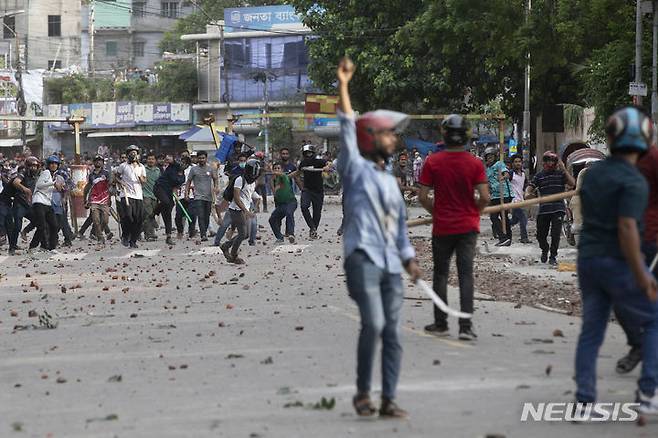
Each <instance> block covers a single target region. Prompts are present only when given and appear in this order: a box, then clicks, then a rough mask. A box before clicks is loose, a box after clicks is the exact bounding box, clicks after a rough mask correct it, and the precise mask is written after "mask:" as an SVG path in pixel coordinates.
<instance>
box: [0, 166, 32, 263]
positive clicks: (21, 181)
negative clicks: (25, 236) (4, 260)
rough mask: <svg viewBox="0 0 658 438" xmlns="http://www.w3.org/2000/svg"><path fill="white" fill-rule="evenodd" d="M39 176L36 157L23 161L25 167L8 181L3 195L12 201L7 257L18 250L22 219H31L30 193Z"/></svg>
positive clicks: (20, 168) (19, 169)
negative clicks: (11, 223) (11, 225)
mask: <svg viewBox="0 0 658 438" xmlns="http://www.w3.org/2000/svg"><path fill="white" fill-rule="evenodd" d="M38 174H39V160H37V159H36V157H28V158H27V159H25V166H24V167H19V168H18V171H17V174H16V176H15V177H14V178H13V179H12V180H11V181H10V184H9V186H8V189H9V190H7V189H5V191H4V192H3V194H4V195H5V196H6V197H11V198H12V199H13V203H12V207H11V216H12V222H13V227H12V230H11V231H10V232H9V255H15V254H16V250H17V249H19V248H18V235H19V234H20V232H21V229H22V228H23V218H24V217H27V218H29V219H32V218H33V216H32V193H33V192H34V186H35V184H36V182H37V176H38Z"/></svg>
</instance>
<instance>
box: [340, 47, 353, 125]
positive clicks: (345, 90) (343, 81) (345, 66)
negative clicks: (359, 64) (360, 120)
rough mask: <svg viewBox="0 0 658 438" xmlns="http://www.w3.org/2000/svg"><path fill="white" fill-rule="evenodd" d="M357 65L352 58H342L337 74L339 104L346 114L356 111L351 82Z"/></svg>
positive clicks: (349, 114)
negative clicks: (353, 104) (353, 105)
mask: <svg viewBox="0 0 658 438" xmlns="http://www.w3.org/2000/svg"><path fill="white" fill-rule="evenodd" d="M355 70H356V67H355V66H354V63H353V62H352V60H351V59H350V58H343V59H341V61H340V63H339V64H338V70H337V71H336V76H337V77H338V94H339V97H340V101H339V103H338V106H339V108H340V110H341V111H342V112H343V114H345V115H346V116H351V115H352V114H353V113H354V110H353V109H352V100H351V99H350V90H349V83H350V81H351V80H352V76H354V71H355Z"/></svg>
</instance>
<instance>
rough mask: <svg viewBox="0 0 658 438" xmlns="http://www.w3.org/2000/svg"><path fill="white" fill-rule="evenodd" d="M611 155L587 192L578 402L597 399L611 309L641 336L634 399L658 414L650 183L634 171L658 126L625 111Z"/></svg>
mask: <svg viewBox="0 0 658 438" xmlns="http://www.w3.org/2000/svg"><path fill="white" fill-rule="evenodd" d="M606 134H607V136H608V149H609V150H610V154H611V155H610V157H608V158H607V159H605V160H604V161H601V162H599V163H597V164H595V165H594V166H592V167H591V168H590V169H589V170H588V171H587V174H586V175H585V176H584V180H583V184H582V188H581V192H580V195H581V202H582V213H583V229H582V232H581V235H580V241H579V247H578V281H579V283H580V290H581V296H582V304H583V306H582V307H583V315H582V319H583V322H582V327H581V332H580V336H579V338H578V347H577V350H576V385H577V391H576V401H577V402H579V404H578V405H577V408H578V410H580V411H582V410H584V409H585V408H586V406H587V405H588V404H590V403H593V402H595V401H596V395H597V394H596V361H597V357H598V354H599V348H600V347H601V344H602V343H603V338H604V336H605V330H606V326H607V325H608V319H609V317H610V310H611V308H612V306H614V307H615V311H616V312H617V314H622V315H624V317H625V319H627V320H630V321H634V322H635V323H636V324H638V325H639V326H640V327H641V332H642V346H643V349H642V350H643V351H642V361H643V362H642V375H641V377H640V379H639V380H638V390H637V398H636V401H637V402H638V403H640V406H639V411H640V412H642V413H644V414H658V394H656V386H657V385H658V374H657V370H658V353H657V349H658V306H657V303H656V299H657V297H658V291H657V286H656V279H655V278H654V277H653V275H652V274H651V273H650V272H649V270H648V269H647V266H646V264H645V258H644V256H643V254H642V251H641V242H642V240H641V228H642V219H643V215H644V211H645V209H646V207H647V201H648V196H649V190H648V185H647V182H646V180H645V179H644V177H643V176H642V174H641V173H640V172H639V171H638V169H637V168H636V167H635V165H636V164H637V161H638V159H639V158H640V156H641V155H642V154H644V153H646V152H647V150H648V146H649V144H650V142H651V141H652V137H653V129H652V122H651V119H650V118H649V117H647V116H646V115H645V114H644V113H643V112H641V111H640V110H638V109H637V108H634V107H626V108H623V109H621V110H619V111H617V112H616V113H615V114H613V115H612V117H610V119H609V120H608V122H607V124H606Z"/></svg>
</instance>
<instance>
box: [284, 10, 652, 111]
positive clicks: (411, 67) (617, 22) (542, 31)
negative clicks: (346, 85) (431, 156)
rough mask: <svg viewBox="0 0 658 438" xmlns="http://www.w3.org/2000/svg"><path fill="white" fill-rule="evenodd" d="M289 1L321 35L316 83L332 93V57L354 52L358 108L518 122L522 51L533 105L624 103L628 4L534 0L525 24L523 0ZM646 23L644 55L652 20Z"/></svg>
mask: <svg viewBox="0 0 658 438" xmlns="http://www.w3.org/2000/svg"><path fill="white" fill-rule="evenodd" d="M289 3H291V4H293V5H294V6H295V7H296V9H297V11H298V12H299V13H301V14H303V16H304V22H305V24H306V25H307V26H309V27H310V28H311V29H313V30H314V31H315V33H316V35H317V38H313V39H311V40H310V41H309V50H310V58H311V66H310V67H309V72H310V75H311V78H312V79H313V81H314V82H315V84H316V85H318V86H319V87H320V88H322V89H323V90H324V91H326V92H334V91H335V88H334V86H335V72H334V69H335V66H336V64H337V62H338V60H339V59H340V58H341V57H342V56H344V55H348V56H350V57H352V58H353V59H354V61H355V62H356V64H357V73H356V75H355V78H354V80H353V85H352V87H351V91H352V93H353V98H354V102H355V105H356V106H357V108H358V109H359V110H362V111H363V110H368V109H371V108H375V107H388V108H393V109H399V110H403V111H413V112H416V113H418V112H426V111H427V112H445V111H464V112H466V111H473V112H480V111H484V110H491V108H492V107H493V106H500V108H501V109H502V110H503V111H504V112H505V113H507V114H508V115H510V116H511V117H512V118H514V119H517V120H518V119H520V118H521V115H522V110H523V108H522V106H523V74H524V69H525V64H526V54H527V53H528V51H529V52H530V53H531V65H532V70H531V90H532V92H531V111H532V112H534V113H537V112H539V111H541V108H542V107H543V106H544V105H547V104H574V105H580V106H589V105H593V106H595V107H596V109H597V120H599V122H600V121H601V120H603V118H604V117H605V115H607V114H609V113H610V112H611V110H612V109H613V108H614V107H616V106H618V105H619V104H621V103H628V102H629V98H628V96H626V90H627V83H628V81H629V79H630V78H629V74H628V68H629V65H630V63H631V62H632V58H633V52H634V51H633V41H634V29H635V26H634V20H635V18H634V17H635V12H634V9H635V2H634V1H625V2H619V1H618V0H533V1H532V12H531V14H530V15H529V16H528V19H527V22H526V13H525V5H526V4H527V0H469V1H461V0H433V1H422V0H407V1H405V2H400V1H393V0H387V1H379V2H363V1H354V0H290V1H289ZM645 30H646V35H645V38H646V39H645V41H646V42H647V43H646V45H645V48H646V50H645V53H646V54H647V55H649V54H650V50H648V48H649V47H650V38H649V34H650V31H651V26H650V23H649V21H648V19H647V21H646V25H645ZM645 65H650V58H649V57H648V58H647V62H645ZM647 74H648V73H647ZM645 77H648V76H645Z"/></svg>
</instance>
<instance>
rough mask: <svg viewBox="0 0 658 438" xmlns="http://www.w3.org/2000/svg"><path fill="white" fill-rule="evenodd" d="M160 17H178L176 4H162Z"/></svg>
mask: <svg viewBox="0 0 658 438" xmlns="http://www.w3.org/2000/svg"><path fill="white" fill-rule="evenodd" d="M160 15H162V16H163V17H168V18H177V17H178V2H162V3H161V8H160Z"/></svg>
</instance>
